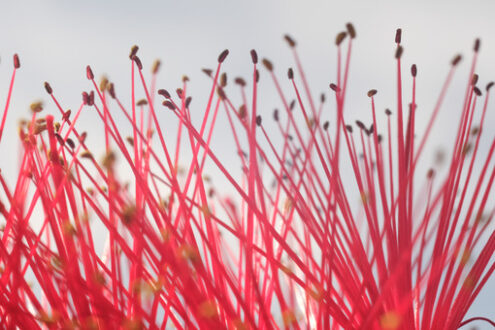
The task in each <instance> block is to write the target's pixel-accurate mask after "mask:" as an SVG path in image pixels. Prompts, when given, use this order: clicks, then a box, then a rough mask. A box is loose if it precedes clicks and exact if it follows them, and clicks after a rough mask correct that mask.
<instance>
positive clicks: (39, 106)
mask: <svg viewBox="0 0 495 330" xmlns="http://www.w3.org/2000/svg"><path fill="white" fill-rule="evenodd" d="M29 108H30V109H31V111H32V112H41V111H42V110H43V102H41V101H37V102H33V103H31V104H30V105H29Z"/></svg>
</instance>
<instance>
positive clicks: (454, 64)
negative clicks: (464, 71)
mask: <svg viewBox="0 0 495 330" xmlns="http://www.w3.org/2000/svg"><path fill="white" fill-rule="evenodd" d="M461 60H462V56H461V55H460V54H459V55H456V56H455V57H454V59H453V60H452V62H451V64H452V66H456V65H457V64H459V62H460V61H461Z"/></svg>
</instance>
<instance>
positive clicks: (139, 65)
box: [132, 55, 143, 70]
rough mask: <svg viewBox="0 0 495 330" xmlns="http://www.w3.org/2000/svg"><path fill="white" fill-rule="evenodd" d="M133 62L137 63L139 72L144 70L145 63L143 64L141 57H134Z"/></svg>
mask: <svg viewBox="0 0 495 330" xmlns="http://www.w3.org/2000/svg"><path fill="white" fill-rule="evenodd" d="M132 60H133V61H134V63H136V65H137V67H138V69H139V70H142V69H143V63H141V60H140V59H139V57H137V56H136V55H134V56H133V57H132Z"/></svg>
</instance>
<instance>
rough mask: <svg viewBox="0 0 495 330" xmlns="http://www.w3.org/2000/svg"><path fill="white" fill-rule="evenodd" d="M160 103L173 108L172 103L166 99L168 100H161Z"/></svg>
mask: <svg viewBox="0 0 495 330" xmlns="http://www.w3.org/2000/svg"><path fill="white" fill-rule="evenodd" d="M162 105H164V106H166V107H167V108H169V109H170V110H175V106H174V104H173V103H172V102H170V101H168V100H165V101H163V102H162Z"/></svg>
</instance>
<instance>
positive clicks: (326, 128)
mask: <svg viewBox="0 0 495 330" xmlns="http://www.w3.org/2000/svg"><path fill="white" fill-rule="evenodd" d="M328 126H330V122H329V121H328V120H327V121H326V122H324V123H323V129H324V130H325V131H328Z"/></svg>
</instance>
